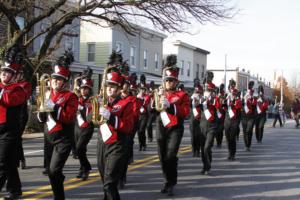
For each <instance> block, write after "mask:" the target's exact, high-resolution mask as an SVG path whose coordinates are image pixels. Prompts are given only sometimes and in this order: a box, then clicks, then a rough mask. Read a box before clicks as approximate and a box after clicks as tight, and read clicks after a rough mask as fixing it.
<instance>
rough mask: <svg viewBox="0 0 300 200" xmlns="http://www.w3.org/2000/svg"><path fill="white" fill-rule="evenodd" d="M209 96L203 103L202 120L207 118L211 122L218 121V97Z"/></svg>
mask: <svg viewBox="0 0 300 200" xmlns="http://www.w3.org/2000/svg"><path fill="white" fill-rule="evenodd" d="M211 98H212V97H208V98H206V99H205V100H204V102H203V103H202V104H201V111H202V117H201V120H206V121H207V122H209V123H215V122H217V109H216V105H217V101H216V98H213V99H211Z"/></svg>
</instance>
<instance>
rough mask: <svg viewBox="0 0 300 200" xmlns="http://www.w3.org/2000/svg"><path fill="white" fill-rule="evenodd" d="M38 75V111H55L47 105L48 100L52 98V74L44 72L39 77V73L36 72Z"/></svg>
mask: <svg viewBox="0 0 300 200" xmlns="http://www.w3.org/2000/svg"><path fill="white" fill-rule="evenodd" d="M36 77H37V90H38V91H39V92H38V95H37V99H36V100H37V112H53V109H52V108H49V107H47V105H46V104H45V102H46V100H48V99H50V89H51V88H50V81H51V78H50V75H49V74H43V75H42V76H41V77H39V74H38V73H37V74H36Z"/></svg>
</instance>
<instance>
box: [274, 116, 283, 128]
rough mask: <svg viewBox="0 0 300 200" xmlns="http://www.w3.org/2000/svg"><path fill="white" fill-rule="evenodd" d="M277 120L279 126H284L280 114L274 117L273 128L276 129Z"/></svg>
mask: <svg viewBox="0 0 300 200" xmlns="http://www.w3.org/2000/svg"><path fill="white" fill-rule="evenodd" d="M277 120H278V121H279V125H280V126H282V121H281V117H280V114H279V113H278V114H275V115H274V121H273V127H275V125H276V122H277Z"/></svg>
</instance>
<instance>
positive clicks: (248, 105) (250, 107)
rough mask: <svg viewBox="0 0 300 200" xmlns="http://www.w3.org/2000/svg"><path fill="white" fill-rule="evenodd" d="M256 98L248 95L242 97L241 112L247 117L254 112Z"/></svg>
mask: <svg viewBox="0 0 300 200" xmlns="http://www.w3.org/2000/svg"><path fill="white" fill-rule="evenodd" d="M256 104H257V100H256V99H255V98H253V97H250V98H248V99H246V100H245V99H244V105H243V106H244V107H243V113H244V115H245V116H247V117H251V116H253V115H254V114H255V109H256Z"/></svg>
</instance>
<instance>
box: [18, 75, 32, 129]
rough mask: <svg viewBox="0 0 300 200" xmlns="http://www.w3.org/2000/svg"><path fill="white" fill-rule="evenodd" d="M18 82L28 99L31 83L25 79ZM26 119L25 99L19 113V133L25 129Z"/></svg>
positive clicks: (30, 92)
mask: <svg viewBox="0 0 300 200" xmlns="http://www.w3.org/2000/svg"><path fill="white" fill-rule="evenodd" d="M18 84H19V85H20V86H21V87H22V88H23V90H24V91H25V92H26V94H27V97H26V100H28V99H29V98H30V96H31V94H32V85H31V84H30V83H29V82H28V81H25V80H23V81H20V82H19V83H18ZM27 121H28V108H27V101H25V102H24V104H23V105H22V112H21V113H20V126H21V130H20V131H21V132H20V133H21V134H22V133H23V131H24V130H25V127H26V124H27Z"/></svg>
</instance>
